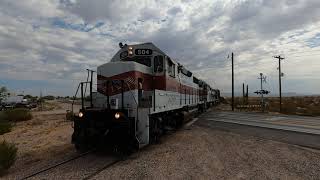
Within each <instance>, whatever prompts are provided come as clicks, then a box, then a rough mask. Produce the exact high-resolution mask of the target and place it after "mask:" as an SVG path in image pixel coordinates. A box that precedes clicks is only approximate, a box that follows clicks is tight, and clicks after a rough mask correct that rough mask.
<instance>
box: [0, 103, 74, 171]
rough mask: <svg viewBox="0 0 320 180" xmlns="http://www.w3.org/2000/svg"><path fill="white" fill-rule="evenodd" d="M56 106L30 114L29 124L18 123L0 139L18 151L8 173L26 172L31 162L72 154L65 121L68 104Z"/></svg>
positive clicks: (27, 122) (70, 131) (69, 132)
mask: <svg viewBox="0 0 320 180" xmlns="http://www.w3.org/2000/svg"><path fill="white" fill-rule="evenodd" d="M51 103H52V104H53V105H56V104H59V105H58V106H57V107H59V108H53V110H51V111H35V112H32V115H33V118H32V119H31V120H29V121H24V122H18V123H16V125H15V126H14V127H13V129H12V131H11V132H9V133H6V134H4V135H1V136H0V141H2V140H6V141H8V142H11V143H14V144H15V145H16V147H17V148H18V156H17V160H16V163H15V164H14V166H13V167H11V168H10V170H9V174H12V173H15V172H17V171H20V170H21V169H27V168H28V167H30V166H32V165H33V164H35V163H38V162H40V161H46V160H48V159H50V158H51V159H52V158H53V157H55V156H56V155H59V154H61V153H64V152H68V151H73V146H72V144H71V143H70V142H71V134H72V132H73V129H72V127H71V126H72V123H71V121H67V120H66V116H65V114H66V110H68V109H70V107H71V106H70V104H66V103H58V102H51Z"/></svg>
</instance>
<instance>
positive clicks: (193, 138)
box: [95, 126, 320, 179]
mask: <svg viewBox="0 0 320 180" xmlns="http://www.w3.org/2000/svg"><path fill="white" fill-rule="evenodd" d="M319 162H320V151H317V150H310V149H303V148H301V147H297V146H293V145H288V144H284V143H280V142H275V141H270V140H263V139H259V138H255V137H250V136H243V135H239V134H233V133H230V132H225V131H220V130H213V129H208V128H205V127H199V126H193V127H192V128H191V130H182V131H179V132H177V133H175V134H172V135H170V136H168V137H165V138H164V140H163V142H162V143H161V144H159V145H152V146H149V147H147V148H146V149H144V150H142V151H140V152H139V153H137V154H135V155H133V158H131V159H129V160H126V161H123V162H120V163H119V164H116V165H115V166H113V167H112V168H110V169H107V170H105V171H103V172H101V173H100V174H98V175H97V176H96V177H95V179H318V178H319V177H320V163H319Z"/></svg>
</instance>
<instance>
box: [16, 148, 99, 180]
mask: <svg viewBox="0 0 320 180" xmlns="http://www.w3.org/2000/svg"><path fill="white" fill-rule="evenodd" d="M92 152H94V150H90V151H86V152H84V153H82V154H79V155H78V156H75V157H72V158H70V159H66V160H64V161H61V162H58V163H56V164H54V165H52V166H49V167H46V168H43V169H41V170H39V171H36V172H34V173H32V174H30V175H28V176H25V177H23V178H22V179H21V180H26V179H30V178H32V177H35V176H37V175H39V174H41V173H44V172H47V171H49V170H51V169H54V168H56V167H59V166H61V165H63V164H66V163H68V162H71V161H74V160H76V159H79V158H81V157H84V156H86V155H88V154H90V153H92Z"/></svg>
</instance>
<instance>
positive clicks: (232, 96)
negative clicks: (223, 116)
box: [231, 52, 234, 111]
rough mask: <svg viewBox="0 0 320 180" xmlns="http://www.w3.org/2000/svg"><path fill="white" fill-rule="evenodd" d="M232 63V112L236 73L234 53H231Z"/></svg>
mask: <svg viewBox="0 0 320 180" xmlns="http://www.w3.org/2000/svg"><path fill="white" fill-rule="evenodd" d="M231 63H232V111H234V72H233V52H232V53H231Z"/></svg>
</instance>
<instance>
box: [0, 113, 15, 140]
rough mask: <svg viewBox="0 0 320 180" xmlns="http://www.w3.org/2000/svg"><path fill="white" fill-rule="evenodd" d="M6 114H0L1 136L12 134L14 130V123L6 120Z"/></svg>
mask: <svg viewBox="0 0 320 180" xmlns="http://www.w3.org/2000/svg"><path fill="white" fill-rule="evenodd" d="M5 117H6V116H5V114H4V113H3V112H0V135H2V134H4V133H7V132H10V131H11V128H12V123H11V122H9V121H8V120H6V118H5Z"/></svg>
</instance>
